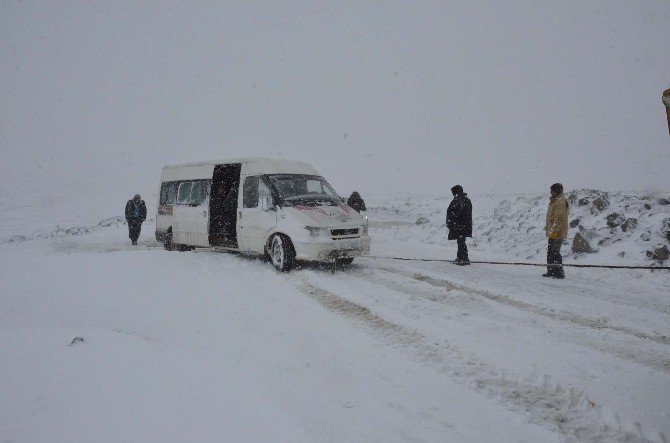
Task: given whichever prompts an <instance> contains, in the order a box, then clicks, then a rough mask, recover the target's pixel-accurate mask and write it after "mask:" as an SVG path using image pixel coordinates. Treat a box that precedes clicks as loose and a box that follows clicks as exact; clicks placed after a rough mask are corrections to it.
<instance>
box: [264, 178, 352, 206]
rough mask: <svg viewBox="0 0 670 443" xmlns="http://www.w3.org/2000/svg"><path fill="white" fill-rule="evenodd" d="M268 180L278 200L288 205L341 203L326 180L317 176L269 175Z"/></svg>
mask: <svg viewBox="0 0 670 443" xmlns="http://www.w3.org/2000/svg"><path fill="white" fill-rule="evenodd" d="M268 180H269V181H270V184H271V185H272V187H273V188H274V191H275V192H276V193H277V195H279V198H280V199H281V200H282V201H283V202H284V203H285V204H288V205H296V204H304V205H319V204H324V203H325V204H329V205H339V204H341V203H342V200H341V199H340V197H339V196H338V195H337V193H336V192H335V191H334V190H333V188H332V187H331V186H330V185H329V184H328V182H327V181H326V179H324V178H323V177H319V176H318V175H303V174H278V175H269V176H268Z"/></svg>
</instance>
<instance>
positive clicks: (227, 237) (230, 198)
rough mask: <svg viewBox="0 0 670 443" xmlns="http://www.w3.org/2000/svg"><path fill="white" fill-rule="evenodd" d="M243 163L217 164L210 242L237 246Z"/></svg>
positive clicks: (213, 179) (213, 181) (211, 197)
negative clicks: (238, 208) (238, 209)
mask: <svg viewBox="0 0 670 443" xmlns="http://www.w3.org/2000/svg"><path fill="white" fill-rule="evenodd" d="M241 170H242V164H241V163H230V164H225V165H216V166H215V167H214V174H213V176H212V190H211V194H210V200H209V213H210V217H209V219H210V222H209V244H210V245H212V246H225V247H229V248H237V247H238V244H237V207H238V197H239V189H240V171H241Z"/></svg>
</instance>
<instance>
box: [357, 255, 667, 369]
mask: <svg viewBox="0 0 670 443" xmlns="http://www.w3.org/2000/svg"><path fill="white" fill-rule="evenodd" d="M374 269H375V270H381V271H384V272H388V273H390V274H393V275H398V274H400V275H402V276H404V277H411V278H412V279H413V280H416V281H420V282H424V283H427V284H430V285H431V286H434V287H439V288H446V289H448V290H456V291H460V292H461V293H463V294H467V295H481V296H483V297H484V298H486V299H489V300H492V301H496V302H498V301H501V300H502V302H503V303H505V302H506V301H510V302H514V303H510V305H512V306H514V307H516V308H520V309H523V310H524V311H526V312H531V313H539V314H542V313H541V312H535V310H545V311H547V314H549V315H546V316H547V317H549V318H552V319H554V320H558V321H561V320H567V321H572V322H573V323H576V324H578V325H580V326H585V327H589V328H592V329H595V330H603V329H609V330H617V331H618V332H624V333H626V332H625V331H619V330H618V329H625V328H623V327H612V326H608V325H607V324H604V323H602V322H600V323H598V321H597V320H591V321H592V322H593V324H588V323H586V324H583V323H580V322H578V321H574V318H572V319H571V318H570V316H571V315H572V314H570V313H566V312H556V311H551V310H550V309H549V308H541V307H539V306H536V305H532V304H530V303H526V302H521V301H519V300H514V299H511V298H510V297H507V296H504V295H500V294H490V293H487V291H479V290H475V289H473V288H468V287H467V286H463V285H458V284H452V283H450V282H448V281H444V280H440V279H435V278H432V277H429V276H425V275H423V274H417V273H415V272H406V271H401V270H395V269H385V268H374ZM350 275H351V276H353V277H356V278H360V279H361V280H364V281H367V282H369V283H372V284H377V285H380V286H383V287H386V288H388V289H390V290H393V291H397V292H401V293H404V294H407V295H409V296H412V297H421V298H423V299H426V300H429V301H431V302H435V303H444V302H445V301H446V300H447V297H448V296H447V295H445V294H444V293H441V292H440V293H437V292H433V293H431V292H429V291H416V290H410V289H408V288H406V287H405V286H403V285H402V284H401V283H397V282H393V281H389V280H384V279H380V278H375V277H373V276H372V275H367V274H366V273H365V272H363V271H360V272H352V273H350ZM431 279H432V280H433V281H432V282H431V281H430V280H431ZM489 297H490V298H489ZM506 304H507V303H506ZM531 308H532V309H531ZM561 333H562V334H563V335H565V333H564V332H561ZM639 334H640V335H643V337H640V336H639V335H635V334H628V335H629V336H633V337H636V338H647V337H646V334H644V333H642V332H640V333H639ZM573 340H574V342H575V343H577V344H579V345H582V346H588V347H591V348H593V349H595V350H597V351H600V352H604V353H607V354H611V355H614V356H615V357H618V358H623V359H625V360H630V361H633V362H635V363H638V364H640V365H643V366H646V367H649V368H652V369H656V370H660V371H662V372H666V373H670V360H669V359H667V358H663V357H661V356H659V355H657V354H654V353H652V352H647V351H641V350H640V349H635V350H629V349H626V348H624V347H621V346H615V345H612V344H611V342H610V341H609V340H607V338H606V337H602V339H600V340H598V341H594V340H588V339H585V340H579V339H578V338H573ZM603 340H604V341H603ZM651 341H655V342H656V340H651ZM662 344H666V343H662Z"/></svg>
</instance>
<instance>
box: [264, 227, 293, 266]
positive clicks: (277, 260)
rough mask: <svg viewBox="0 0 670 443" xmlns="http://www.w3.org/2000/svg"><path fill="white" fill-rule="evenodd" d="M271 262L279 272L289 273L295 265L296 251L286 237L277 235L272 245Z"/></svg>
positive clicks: (273, 238)
mask: <svg viewBox="0 0 670 443" xmlns="http://www.w3.org/2000/svg"><path fill="white" fill-rule="evenodd" d="M270 260H271V261H272V266H274V267H275V269H276V270H277V271H279V272H288V271H290V270H291V268H292V267H293V264H294V263H295V251H294V250H293V244H291V240H290V239H289V238H288V237H286V236H285V235H281V234H277V235H275V236H274V237H272V242H271V243H270Z"/></svg>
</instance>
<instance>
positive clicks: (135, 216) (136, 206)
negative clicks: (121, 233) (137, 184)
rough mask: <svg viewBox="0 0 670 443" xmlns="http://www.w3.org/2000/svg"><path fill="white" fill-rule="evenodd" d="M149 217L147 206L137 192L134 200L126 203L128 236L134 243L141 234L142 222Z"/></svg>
mask: <svg viewBox="0 0 670 443" xmlns="http://www.w3.org/2000/svg"><path fill="white" fill-rule="evenodd" d="M146 218H147V206H146V205H145V204H144V200H142V197H140V194H135V197H133V198H132V200H128V203H126V222H128V236H129V237H130V241H132V242H133V245H136V244H137V239H138V238H139V236H140V230H141V229H142V222H143V221H144V220H145V219H146Z"/></svg>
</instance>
